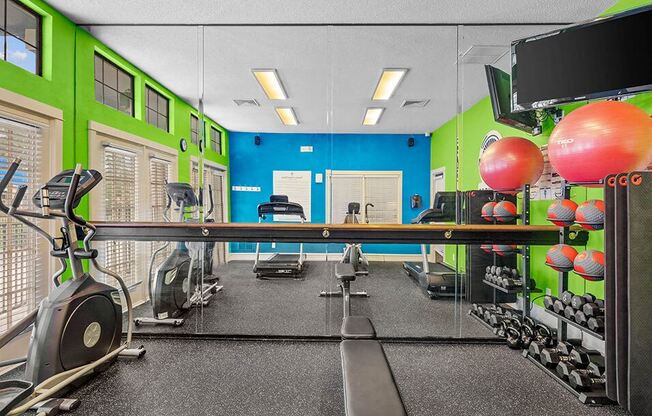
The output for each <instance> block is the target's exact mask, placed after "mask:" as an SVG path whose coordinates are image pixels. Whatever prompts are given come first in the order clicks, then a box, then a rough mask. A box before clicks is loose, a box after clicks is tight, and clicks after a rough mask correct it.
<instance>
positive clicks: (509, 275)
mask: <svg viewBox="0 0 652 416" xmlns="http://www.w3.org/2000/svg"><path fill="white" fill-rule="evenodd" d="M484 278H485V280H487V281H488V282H491V283H493V284H495V285H498V286H501V287H504V288H505V289H516V288H520V287H523V278H522V277H521V276H520V275H519V273H518V270H516V269H510V268H509V267H507V266H503V267H500V266H495V265H494V266H487V268H486V273H485V275H484ZM535 284H536V283H535V282H534V280H533V279H530V286H529V288H530V289H534V288H535V287H536V286H535Z"/></svg>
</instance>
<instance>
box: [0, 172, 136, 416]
mask: <svg viewBox="0 0 652 416" xmlns="http://www.w3.org/2000/svg"><path fill="white" fill-rule="evenodd" d="M20 162H21V161H20V159H15V160H13V161H12V163H11V165H10V166H9V168H8V169H7V173H6V174H5V176H4V177H3V178H2V180H0V196H1V195H2V194H3V193H4V191H5V189H6V188H7V186H8V185H9V183H10V181H11V179H12V178H13V176H14V175H15V173H16V171H17V170H18V167H19V165H20ZM101 180H102V175H101V174H100V173H99V172H97V171H95V170H83V169H82V168H81V165H77V167H76V168H75V170H74V171H73V170H65V171H63V172H61V173H59V174H58V175H56V176H55V177H54V178H52V179H50V181H48V183H47V184H46V185H44V186H43V187H42V188H41V189H40V190H39V191H38V192H37V193H36V195H34V197H33V203H34V205H36V206H37V207H38V208H41V213H38V212H31V211H26V210H21V209H19V206H20V203H21V201H22V200H23V197H24V196H25V193H26V191H27V187H26V186H25V185H21V186H19V187H18V191H17V192H16V195H15V197H14V199H13V202H12V203H11V207H7V206H6V205H5V204H4V203H3V202H2V200H1V198H0V211H2V212H4V213H5V214H7V215H8V216H10V217H12V218H14V219H16V220H18V221H19V222H21V223H22V224H24V225H26V226H27V227H29V228H30V229H32V230H34V231H36V232H37V233H38V234H39V235H40V236H41V237H43V238H44V239H46V240H47V241H48V243H49V244H50V246H51V248H52V250H51V251H50V255H51V256H52V257H54V258H57V259H58V260H59V262H60V263H61V268H60V269H59V270H58V271H57V272H56V273H55V274H54V276H53V281H54V285H55V287H54V288H53V289H52V291H51V292H50V293H49V295H48V296H47V297H46V298H45V299H43V301H41V303H40V305H39V307H38V309H37V310H35V311H33V312H31V313H30V314H28V315H27V316H26V317H25V318H23V319H22V320H21V321H20V322H18V323H17V324H16V325H14V326H13V327H12V328H10V329H9V330H8V331H7V332H6V333H5V334H3V335H2V336H0V348H2V347H3V346H5V345H7V343H9V342H10V341H11V340H13V339H14V338H16V337H17V336H18V335H20V334H21V333H23V332H24V331H25V330H26V329H28V328H29V327H30V326H31V325H32V324H33V329H32V335H31V337H30V344H29V349H28V354H27V357H25V358H24V359H17V360H11V361H9V362H5V363H0V367H4V366H7V365H11V364H18V363H21V362H25V380H8V381H1V382H0V415H18V414H22V413H24V412H26V411H28V410H30V409H33V410H36V411H37V414H39V415H47V414H50V413H55V412H59V411H68V410H72V409H74V408H76V406H77V405H78V401H77V400H70V399H54V398H52V396H53V395H54V394H57V393H65V392H66V391H67V390H69V389H70V388H72V387H77V386H78V385H80V384H81V383H83V382H84V381H85V380H86V379H88V378H89V377H90V376H92V375H93V373H97V372H101V371H103V370H105V369H106V368H107V367H108V366H109V365H110V364H111V363H112V362H113V361H115V360H116V359H117V357H118V356H125V357H137V358H140V357H142V356H143V355H144V354H145V349H144V348H143V347H142V346H141V347H139V348H136V349H131V348H130V347H131V333H132V327H131V324H129V326H128V328H127V340H126V342H125V343H121V339H122V302H121V300H120V291H122V293H123V295H124V297H125V301H126V304H127V314H128V317H129V321H128V322H131V315H132V304H131V298H130V296H129V290H128V288H127V286H126V285H125V283H124V281H123V280H122V278H121V277H120V276H118V275H117V274H116V273H114V272H112V271H110V270H107V269H105V268H104V267H102V266H100V265H99V264H98V262H97V255H98V252H97V250H96V249H93V248H91V245H90V242H91V240H92V238H93V235H94V234H95V226H94V225H93V224H91V223H89V222H87V221H86V220H84V219H83V218H81V217H79V216H77V215H76V214H75V212H74V210H75V208H76V207H77V206H78V205H79V202H80V201H81V199H82V197H83V196H85V195H86V194H87V193H89V192H90V190H91V189H93V188H94V187H95V186H96V185H97V184H98V183H99V182H100V181H101ZM29 218H35V219H44V220H60V221H61V222H62V227H61V237H56V236H53V235H50V234H49V233H48V231H46V230H45V229H43V228H41V227H40V226H39V225H37V224H36V223H35V222H32V220H30V219H29ZM78 236H79V237H78ZM82 237H83V244H82V247H79V241H78V238H82ZM66 259H67V260H68V261H69V262H70V268H71V271H72V278H71V279H68V280H66V281H65V282H62V281H61V280H60V277H61V276H62V275H63V273H64V272H65V271H66V270H67V268H68V266H67V262H66ZM82 260H90V262H91V264H93V266H94V268H95V269H96V270H98V271H99V272H101V273H104V274H106V275H108V276H111V277H113V278H114V279H115V280H116V281H117V282H118V285H119V286H120V290H118V289H116V288H114V287H112V286H109V285H106V284H104V283H100V282H98V281H96V280H95V279H94V278H93V277H92V276H91V275H90V274H89V273H88V272H86V271H84V267H83V263H82Z"/></svg>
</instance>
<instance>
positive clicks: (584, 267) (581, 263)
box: [573, 250, 604, 281]
mask: <svg viewBox="0 0 652 416" xmlns="http://www.w3.org/2000/svg"><path fill="white" fill-rule="evenodd" d="M573 268H574V269H575V273H577V274H579V275H580V276H582V277H583V278H585V279H586V280H592V281H595V280H602V279H604V253H603V252H601V251H598V250H586V251H583V252H581V253H580V254H578V255H577V257H575V261H573Z"/></svg>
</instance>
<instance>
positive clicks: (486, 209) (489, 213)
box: [480, 201, 496, 221]
mask: <svg viewBox="0 0 652 416" xmlns="http://www.w3.org/2000/svg"><path fill="white" fill-rule="evenodd" d="M495 206H496V203H495V202H493V201H490V202H487V203H486V204H484V205H483V206H482V211H481V212H480V215H481V216H482V218H483V219H484V220H485V221H493V219H494V207H495Z"/></svg>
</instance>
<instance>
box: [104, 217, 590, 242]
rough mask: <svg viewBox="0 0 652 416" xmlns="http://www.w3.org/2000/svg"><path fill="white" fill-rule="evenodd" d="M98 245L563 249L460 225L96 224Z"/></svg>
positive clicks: (508, 228) (508, 230) (527, 233)
mask: <svg viewBox="0 0 652 416" xmlns="http://www.w3.org/2000/svg"><path fill="white" fill-rule="evenodd" d="M93 224H94V225H95V226H96V227H97V233H96V235H95V237H94V240H95V241H110V240H132V241H233V242H258V241H259V242H304V243H322V244H324V243H353V242H356V243H384V244H422V243H423V244H435V243H436V244H488V243H493V244H529V245H554V244H558V243H559V236H560V229H559V228H558V227H555V226H547V225H456V224H315V223H305V224H298V223H297V224H287V223H283V224H275V223H262V224H259V223H225V224H220V223H203V224H190V223H168V222H101V221H98V222H94V223H93ZM587 239H588V234H587V233H586V232H584V231H580V232H576V231H573V232H570V233H569V237H568V243H569V244H573V245H584V244H586V241H587Z"/></svg>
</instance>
